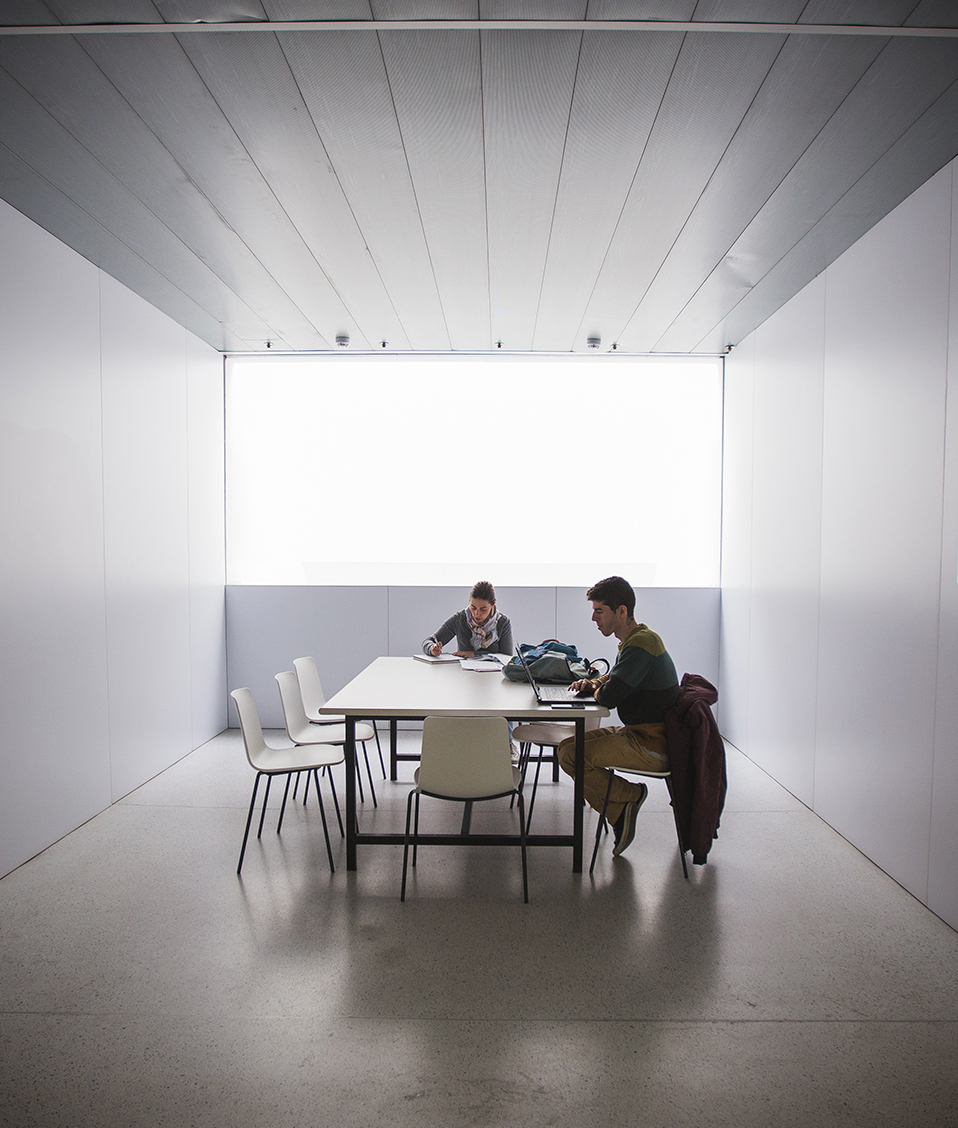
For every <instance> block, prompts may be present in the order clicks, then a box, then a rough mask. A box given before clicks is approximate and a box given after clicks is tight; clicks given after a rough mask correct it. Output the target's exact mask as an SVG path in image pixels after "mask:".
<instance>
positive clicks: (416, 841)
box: [412, 791, 419, 869]
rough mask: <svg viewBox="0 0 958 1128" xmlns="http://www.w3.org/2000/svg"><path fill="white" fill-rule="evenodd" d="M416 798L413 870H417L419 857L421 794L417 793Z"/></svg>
mask: <svg viewBox="0 0 958 1128" xmlns="http://www.w3.org/2000/svg"><path fill="white" fill-rule="evenodd" d="M415 796H416V829H415V831H414V832H413V833H414V835H415V837H414V839H413V844H412V868H413V869H415V868H416V860H417V859H418V857H419V792H418V791H417V792H415Z"/></svg>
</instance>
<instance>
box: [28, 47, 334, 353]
mask: <svg viewBox="0 0 958 1128" xmlns="http://www.w3.org/2000/svg"><path fill="white" fill-rule="evenodd" d="M176 42H177V46H178V47H179V49H180V51H181V52H182V54H183V56H184V58H185V60H186V62H187V64H188V65H189V66H190V67H191V69H192V70H193V71H194V73H196V75H197V78H198V80H199V81H200V83H202V85H203V87H204V89H206V90H207V92H208V94H209V96H210V99H211V100H212V102H213V103H214V104H215V105H216V106H217V108H218V109H219V111H220V113H221V114H223V119H224V121H226V122H227V123H228V124H229V119H228V117H227V116H226V114H225V112H224V111H223V108H222V106H220V105H219V103H218V102H217V100H216V98H215V96H214V95H213V92H212V91H211V90H210V89H209V87H208V86H207V84H206V82H205V81H204V79H203V76H202V75H200V74H199V72H197V71H196V68H195V66H194V65H193V63H192V60H191V59H190V58H189V56H188V55H187V54H186V52H185V51H183V49H182V46H181V45H180V44H179V41H178V40H177V41H176ZM77 46H78V47H79V48H80V50H81V51H82V52H83V53H84V55H85V56H86V58H87V59H88V60H89V62H90V65H91V66H92V67H93V68H94V69H95V70H96V71H97V72H98V73H99V74H100V75H102V77H103V80H104V81H105V82H106V83H107V85H108V86H109V87H110V88H111V89H112V90H114V91H115V93H116V96H117V97H118V98H119V99H120V100H121V101H122V103H123V104H124V105H125V106H127V107H128V109H129V111H130V113H132V114H133V115H134V117H135V118H136V119H137V121H139V122H140V124H141V126H142V127H143V129H144V130H146V132H147V133H149V134H150V136H151V137H153V138H154V139H155V141H156V143H157V145H159V146H160V148H161V149H162V150H163V151H164V152H165V153H166V154H167V155H168V157H169V159H170V161H171V162H172V163H173V165H174V166H175V167H176V168H177V169H178V170H179V172H180V173H181V174H182V176H183V178H184V180H185V181H186V182H187V183H188V184H189V185H190V187H191V188H192V189H193V191H195V192H196V194H197V196H199V197H200V198H201V199H202V200H204V201H205V202H206V204H207V205H208V206H209V208H210V210H211V211H212V212H213V213H214V214H215V215H216V216H217V217H218V218H219V220H220V221H221V222H222V223H223V225H224V226H225V227H226V228H227V229H228V230H229V231H231V232H232V233H233V234H234V235H235V237H236V238H237V239H238V240H239V241H240V242H241V243H242V245H243V246H244V247H245V249H246V251H247V253H248V254H249V255H250V257H251V259H252V260H253V261H254V262H256V263H257V264H258V266H259V267H260V269H262V271H263V272H264V274H265V275H266V276H267V277H268V278H269V279H270V280H271V281H272V282H273V284H274V285H275V286H276V288H277V290H278V291H279V292H280V293H281V294H282V295H283V296H284V298H285V300H286V301H287V302H288V303H289V305H290V307H291V308H292V309H293V310H295V311H296V312H297V313H298V314H299V316H300V317H301V318H302V319H303V321H304V322H305V323H306V324H307V325H309V326H311V327H312V329H313V330H314V331H315V332H316V333H317V335H318V336H319V337H320V338H321V339H323V340H325V339H326V338H325V337H324V335H323V333H322V332H321V331H320V330H319V328H318V327H317V326H316V325H315V324H314V323H313V320H312V319H311V318H310V317H309V316H308V315H307V313H306V312H305V311H304V310H303V309H301V308H300V306H299V305H298V303H297V302H296V301H295V299H294V298H293V297H292V295H291V294H290V293H289V291H288V289H287V287H285V286H284V285H283V284H282V283H281V282H280V280H279V279H278V278H277V277H276V275H275V274H274V273H273V272H272V270H271V269H270V268H269V267H268V266H267V265H266V264H265V263H264V262H263V260H262V259H261V258H260V257H259V255H258V254H257V253H256V252H255V251H254V250H253V249H252V247H250V246H249V244H248V243H247V241H246V240H245V239H244V238H243V236H241V235H240V233H239V232H238V231H237V230H236V228H235V227H234V226H233V224H232V223H230V221H229V220H228V219H227V218H226V216H225V215H224V214H223V213H222V211H221V210H220V209H219V208H218V207H217V205H216V203H215V202H214V201H213V200H212V199H211V198H210V196H209V195H208V193H207V192H205V191H204V190H203V189H202V188H201V187H200V185H199V184H198V183H197V182H196V180H195V178H194V177H193V176H191V175H190V173H189V171H188V170H187V169H186V168H185V167H184V166H183V164H182V163H181V162H180V161H179V160H178V159H177V157H176V156H175V154H174V153H173V152H171V150H170V149H169V147H168V146H167V145H166V144H165V143H164V142H163V140H162V138H160V137H159V136H158V135H157V133H156V131H155V130H154V129H153V128H152V127H151V126H150V124H149V123H148V122H147V121H146V120H145V119H144V118H143V116H142V114H140V112H139V111H138V110H137V108H136V107H135V106H134V105H133V104H132V103H131V102H130V100H129V99H128V98H127V97H126V95H125V94H124V93H123V91H122V90H120V88H119V87H118V86H117V85H116V83H115V82H114V81H113V79H112V78H111V77H110V75H109V74H108V73H107V72H106V71H105V70H104V69H103V68H102V67H101V66H100V64H99V63H98V62H97V61H96V60H95V59H94V58H93V57H92V55H91V54H90V52H89V51H88V50H87V49H86V47H85V46H84V45H83V43H82V42H78V43H77ZM7 73H9V72H7ZM26 93H27V94H28V96H31V97H32V95H30V94H29V91H26ZM48 112H49V111H48ZM54 120H57V121H59V119H58V118H56V117H55V115H54ZM60 124H61V126H63V128H64V129H67V132H68V133H70V135H71V136H73V137H74V139H75V140H76V141H77V144H79V145H81V147H82V148H83V149H84V150H85V151H86V152H87V153H88V154H89V155H90V157H91V158H92V159H93V160H95V161H97V163H98V164H100V166H101V167H102V168H104V170H105V171H106V172H108V173H109V174H110V175H111V176H113V178H114V179H115V180H116V181H117V183H119V184H121V185H122V186H123V188H124V189H125V191H127V192H129V194H130V196H131V197H132V198H133V199H135V200H137V201H138V202H139V203H140V204H141V205H142V206H143V207H144V208H146V210H147V211H149V212H150V214H151V215H153V216H154V218H155V219H156V220H157V222H158V223H160V224H161V225H162V226H163V227H164V228H165V229H166V230H167V231H169V232H170V234H171V235H172V236H173V237H174V238H175V239H177V240H178V241H179V242H180V243H181V244H182V245H183V246H184V247H186V248H187V250H188V251H189V252H190V253H191V254H192V255H194V256H195V257H196V258H198V259H199V260H200V261H201V262H203V264H204V266H205V267H206V268H207V269H208V270H209V271H210V272H211V273H212V274H213V275H214V276H215V277H216V279H217V280H218V282H219V283H220V284H221V285H223V286H224V287H226V288H227V289H229V290H230V291H231V292H232V293H234V294H235V295H236V297H237V298H238V299H239V300H240V301H241V302H242V303H243V304H244V305H245V306H247V308H249V309H250V311H251V312H254V311H253V309H252V307H251V306H249V305H248V303H247V302H246V300H245V299H244V298H243V296H242V294H240V293H239V292H238V291H237V290H236V289H235V287H233V286H231V285H230V283H228V282H227V281H226V280H225V279H224V278H223V277H222V276H221V275H220V273H219V272H218V270H217V269H216V268H215V267H214V266H212V265H211V264H210V263H209V262H207V261H206V260H205V259H203V258H202V257H201V256H200V255H198V254H197V252H196V251H195V250H194V248H193V247H191V246H190V244H188V243H187V242H186V241H185V240H184V239H183V238H182V237H181V236H179V235H178V234H177V233H176V231H174V230H173V229H172V228H171V227H170V226H169V225H168V224H167V223H166V221H165V220H164V219H163V218H162V217H161V216H160V215H158V214H157V212H156V211H155V210H154V208H152V207H151V206H150V205H149V204H148V203H147V202H146V201H145V200H143V199H142V198H141V197H140V196H139V194H138V193H137V192H136V191H134V190H133V189H132V188H131V187H130V186H129V185H128V184H126V183H125V182H124V181H123V180H121V179H120V178H119V177H117V176H116V175H115V174H114V173H112V172H111V170H110V169H109V168H108V167H107V166H106V165H104V164H103V163H102V162H101V161H100V160H99V158H98V157H96V155H95V154H94V153H92V152H91V151H90V150H89V149H88V148H87V146H86V145H84V144H83V142H82V141H80V140H79V138H77V137H76V136H75V134H73V132H72V130H69V129H68V128H67V127H66V126H65V125H63V123H62V122H60ZM230 128H231V129H232V126H231V125H230ZM233 136H234V137H235V139H236V142H237V144H238V145H239V146H240V148H242V150H243V152H244V153H246V155H247V157H248V158H249V159H250V164H251V165H252V167H254V168H255V167H256V165H255V162H253V161H252V158H251V157H250V154H249V153H248V150H247V149H246V147H245V145H243V142H242V140H241V138H239V137H238V136H237V135H236V133H235V130H234V131H233ZM257 171H259V170H257ZM264 183H266V188H267V190H268V191H269V192H270V194H271V195H272V196H273V198H274V199H275V198H276V197H275V193H273V191H272V188H271V186H270V185H269V183H268V182H266V181H264ZM276 202H277V205H278V206H279V207H280V209H281V210H283V209H282V205H281V204H280V202H279V201H278V200H277V201H276ZM283 214H284V215H285V211H283ZM287 218H288V217H287ZM290 227H291V229H292V230H293V231H294V232H295V231H296V228H295V225H293V224H292V223H290ZM297 234H298V232H297ZM306 249H307V252H308V253H310V257H313V256H312V254H311V252H309V248H306ZM314 261H315V258H314ZM316 266H317V269H319V270H320V272H321V273H323V274H324V275H325V276H326V277H327V280H328V281H329V283H330V287H331V288H332V289H333V290H334V292H335V286H333V283H332V281H331V280H330V279H329V277H328V275H326V273H325V271H323V269H322V266H321V265H320V264H319V263H316ZM337 296H338V295H337ZM257 316H258V317H263V315H262V314H257ZM263 319H264V321H265V320H266V319H265V318H263ZM266 323H267V324H268V322H266ZM271 328H273V327H271ZM274 336H275V337H276V339H281V338H282V336H283V333H282V331H275V332H274Z"/></svg>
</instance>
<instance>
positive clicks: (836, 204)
mask: <svg viewBox="0 0 958 1128" xmlns="http://www.w3.org/2000/svg"><path fill="white" fill-rule="evenodd" d="M956 88H958V79H956V80H955V81H954V82H952V83H951V84H950V85H949V86H948V87H947V89H946V90H944V91H942V93H941V94H940V95H939V96H938V97H937V98H936V99H935V100H934V102H932V104H931V105H930V106H928V107H927V109H926V110H924V112H923V113H922V114H921V115H920V116H919V117H918V118H917V119H916V120H915V121H914V122H912V124H911V125H910V126H909V127H908V128H907V129H905V130H903V131H902V132H901V133H900V134H899V135H898V137H897V138H896V139H895V141H894V142H893V143H892V144H891V145H889V146H888V148H887V149H885V151H884V152H883V153H881V155H880V156H878V157H877V158H876V159H875V160H874V161H873V162H872V163H871V164H870V165H869V167H868V168H867V169H865V170H864V171H863V172H862V174H861V175H860V176H859V177H858V178H857V179H856V180H855V182H854V183H853V184H851V185H849V187H848V188H847V189H846V190H845V191H844V192H843V193H842V194H841V196H839V197H838V199H837V200H835V202H834V203H833V204H832V205H831V206H830V207H829V208H828V210H827V211H826V212H825V213H824V215H822V216H821V217H820V218H819V219H818V220H817V221H816V222H815V224H814V225H813V226H812V227H810V228H809V229H808V231H807V232H806V233H805V234H804V235H803V236H802V238H801V239H800V240H799V241H798V242H797V243H795V244H794V245H793V246H792V247H790V248H789V249H788V250H787V251H786V252H785V253H784V254H782V255H780V256H779V258H778V259H776V261H775V262H773V263H771V264H769V266H768V269H767V270H766V271H765V273H764V274H763V275H762V277H761V278H759V279H758V281H757V282H756V283H755V285H754V286H752V287H751V289H750V290H748V291H747V292H746V293H744V294H743V295H742V296H741V297H740V298H739V299H738V301H736V302H735V303H734V304H733V305H732V306H730V307H729V309H728V310H726V312H725V313H724V315H723V316H722V318H721V319H720V320H719V321H717V322H716V323H715V324H714V325H713V326H712V328H711V329H710V330H709V331H708V332H707V333H705V334H704V335H703V336H702V337H701V339H700V342H699V343H701V341H705V340H706V339H707V338H708V337H709V336H711V334H712V333H714V332H715V331H716V330H717V329H718V328H719V327H720V326H721V325H722V324H723V323H724V322H725V321H727V320H728V318H729V316H730V315H731V314H732V313H734V311H735V310H736V309H737V308H738V307H739V306H740V305H741V304H742V303H743V302H745V301H747V300H748V299H749V298H750V297H751V296H752V295H753V294H754V293H755V291H756V290H758V289H759V287H760V286H761V285H762V283H763V282H764V281H765V279H766V278H768V276H769V275H770V274H772V273H773V272H774V271H775V270H777V269H778V267H779V266H781V264H782V263H783V262H784V261H785V260H786V259H787V258H788V257H789V256H790V255H791V254H792V253H793V252H794V251H795V250H796V248H798V247H799V246H800V244H801V243H802V242H803V241H804V240H805V239H808V238H809V237H811V236H812V235H813V234H814V232H815V231H816V230H817V229H818V228H819V227H820V226H821V225H822V224H823V223H825V222H826V221H827V220H828V217H829V216H830V215H832V214H833V213H834V212H835V211H836V210H837V209H839V208H840V207H841V205H842V203H843V202H844V201H845V200H846V199H847V198H848V197H849V196H850V195H851V194H852V193H854V192H855V191H856V190H857V189H858V188H859V186H860V185H861V184H862V182H863V181H865V180H866V179H867V178H868V176H869V175H870V174H871V173H872V172H873V171H874V169H875V168H876V167H877V166H878V165H879V164H881V162H882V161H884V160H886V159H887V158H888V155H889V153H890V152H891V151H892V149H893V148H894V147H895V146H897V145H899V144H901V142H902V141H903V140H905V138H906V137H907V135H908V134H909V133H910V132H911V131H912V130H913V129H914V128H915V127H916V126H917V125H918V124H919V122H920V121H921V120H922V118H924V117H925V116H926V115H928V114H930V113H931V112H932V110H933V109H934V108H935V106H936V105H937V104H938V103H939V102H940V101H941V100H942V99H943V98H945V97H947V96H948V94H949V92H950V91H953V90H955V89H956ZM949 159H954V158H949ZM947 163H948V162H947V161H945V162H944V163H943V164H942V167H944V165H945V164H947ZM899 202H901V201H899ZM846 249H847V248H846ZM826 265H827V264H826ZM823 269H825V268H824V267H823ZM811 280H812V279H808V280H807V281H811ZM804 285H807V282H806V283H803V286H804ZM797 292H798V291H796V293H797ZM792 296H794V294H793V295H792ZM756 327H757V326H756ZM729 343H730V344H732V345H735V344H736V343H737V342H735V341H732V342H729Z"/></svg>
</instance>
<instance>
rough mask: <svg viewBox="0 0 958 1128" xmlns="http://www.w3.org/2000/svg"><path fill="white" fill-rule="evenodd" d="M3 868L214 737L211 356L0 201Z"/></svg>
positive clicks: (219, 657)
mask: <svg viewBox="0 0 958 1128" xmlns="http://www.w3.org/2000/svg"><path fill="white" fill-rule="evenodd" d="M0 264H2V266H0V521H2V529H3V535H2V538H0V724H2V729H3V740H2V742H0V770H2V779H3V787H2V788H0V874H2V873H6V872H8V871H9V870H10V869H12V868H13V867H14V866H16V865H19V864H20V863H21V862H23V861H25V860H26V859H27V858H29V857H32V856H33V855H34V854H36V853H37V852H38V851H40V850H42V849H43V848H44V847H46V846H48V845H49V844H50V843H51V842H53V841H55V840H56V839H57V838H59V837H61V836H62V835H64V834H66V833H68V832H69V831H70V830H72V829H74V828H75V827H76V826H78V825H79V824H80V823H82V822H84V821H85V820H86V819H88V818H90V817H92V816H93V815H95V814H96V813H97V812H98V811H100V810H102V809H103V808H104V807H106V806H108V805H109V804H110V803H111V802H113V801H115V800H117V799H119V798H120V797H122V796H123V795H124V794H126V793H127V792H129V791H130V790H131V789H132V788H134V787H136V786H138V785H139V784H140V783H142V782H143V781H144V780H146V779H148V778H150V776H152V775H154V774H155V773H156V772H158V771H160V770H161V769H162V768H164V767H166V766H168V765H169V764H170V763H172V762H173V761H174V760H176V759H178V758H179V757H181V756H183V755H185V754H186V753H187V752H189V751H190V750H191V749H192V748H193V747H195V746H196V745H198V744H200V743H202V742H203V741H204V740H207V739H209V737H211V736H213V735H215V733H216V732H218V731H220V730H221V729H222V728H223V727H225V725H226V707H225V701H226V680H225V637H224V634H225V610H224V596H223V584H224V566H223V458H222V451H223V404H222V361H221V358H220V357H219V355H218V354H217V353H216V352H214V351H213V350H212V349H210V348H208V347H207V346H206V345H204V344H202V343H201V342H200V341H198V340H197V339H196V338H194V337H192V336H191V335H190V334H189V333H187V332H186V330H184V329H182V328H181V327H179V326H177V325H176V324H174V323H173V322H172V321H170V319H169V318H167V317H166V316H165V315H163V314H160V313H158V312H157V311H156V310H155V309H153V308H152V307H151V306H149V305H148V304H147V303H146V302H144V301H143V300H142V299H140V298H138V297H136V296H135V295H133V294H132V293H131V292H130V291H128V290H126V289H125V288H124V287H123V286H121V285H120V284H119V283H117V282H115V281H114V280H113V279H111V278H109V277H108V276H107V275H105V274H103V273H102V272H101V271H99V270H98V269H97V268H96V267H95V266H93V265H91V264H90V263H88V262H86V261H85V260H84V259H82V258H80V257H79V256H78V255H77V254H75V253H74V252H73V251H71V250H69V249H68V248H67V247H65V246H64V245H63V244H61V243H59V242H58V241H57V240H56V239H54V238H53V237H52V236H51V235H49V234H47V233H46V232H44V231H43V230H42V229H41V228H39V227H37V226H36V225H35V224H33V223H32V222H30V221H29V220H27V219H25V218H24V217H23V216H21V215H20V214H19V213H18V212H16V211H14V210H13V209H12V208H10V207H9V206H8V205H6V204H4V203H0Z"/></svg>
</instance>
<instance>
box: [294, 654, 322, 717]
mask: <svg viewBox="0 0 958 1128" xmlns="http://www.w3.org/2000/svg"><path fill="white" fill-rule="evenodd" d="M293 669H294V670H295V671H296V680H297V681H298V682H299V693H300V696H301V697H302V699H303V708H304V709H305V710H306V714H307V717H316V716H318V714H319V710H320V707H321V706H323V705H325V704H326V695H325V694H324V693H323V685H322V682H321V681H320V680H319V670H318V669H317V668H316V659H315V658H294V659H293Z"/></svg>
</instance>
